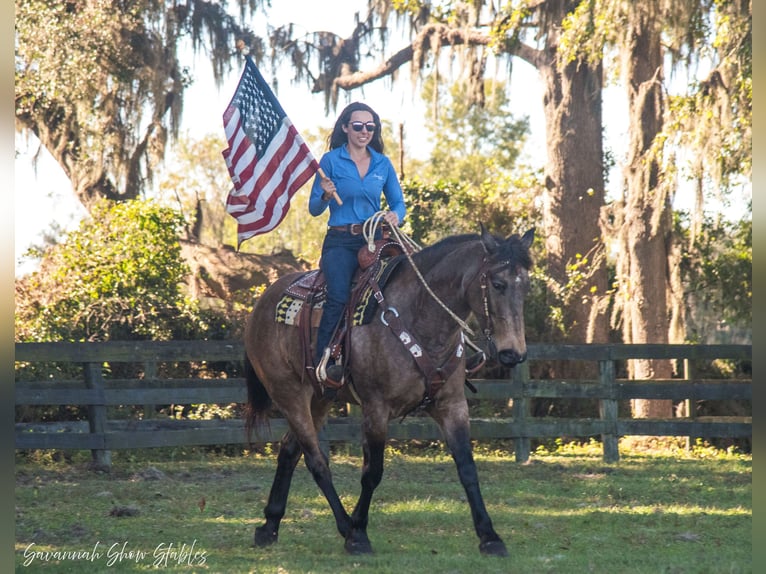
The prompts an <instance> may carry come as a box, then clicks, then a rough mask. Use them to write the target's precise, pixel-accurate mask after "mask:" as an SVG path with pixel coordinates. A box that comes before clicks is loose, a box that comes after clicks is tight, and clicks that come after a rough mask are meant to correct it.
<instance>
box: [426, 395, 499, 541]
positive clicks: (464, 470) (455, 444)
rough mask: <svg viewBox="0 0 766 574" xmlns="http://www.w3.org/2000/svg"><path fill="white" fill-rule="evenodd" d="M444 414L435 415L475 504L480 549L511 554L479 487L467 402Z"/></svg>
mask: <svg viewBox="0 0 766 574" xmlns="http://www.w3.org/2000/svg"><path fill="white" fill-rule="evenodd" d="M440 410H442V412H441V413H439V412H433V413H432V416H433V417H434V419H436V421H437V422H438V423H439V425H440V426H441V427H442V430H443V432H444V437H445V440H446V442H447V446H448V447H449V449H450V452H451V453H452V458H453V459H454V460H455V464H456V465H457V472H458V476H459V477H460V482H461V484H462V485H463V488H464V489H465V493H466V498H467V499H468V504H469V505H470V507H471V516H472V518H473V524H474V528H475V529H476V534H477V535H478V537H479V550H480V551H481V553H482V554H487V555H493V556H508V550H507V549H506V548H505V543H504V542H503V541H502V540H501V539H500V536H498V535H497V532H495V529H494V527H493V526H492V520H491V519H490V517H489V513H488V512H487V508H486V507H485V506H484V499H483V497H482V495H481V490H480V489H479V475H478V472H477V471H476V463H475V462H474V459H473V450H472V447H471V437H470V430H469V422H468V407H467V405H465V404H464V403H463V404H460V403H458V404H457V405H456V404H454V403H453V405H452V407H451V408H442V409H440Z"/></svg>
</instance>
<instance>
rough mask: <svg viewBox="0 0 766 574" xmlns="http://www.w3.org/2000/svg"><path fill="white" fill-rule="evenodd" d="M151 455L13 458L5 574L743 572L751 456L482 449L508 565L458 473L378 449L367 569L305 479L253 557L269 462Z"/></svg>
mask: <svg viewBox="0 0 766 574" xmlns="http://www.w3.org/2000/svg"><path fill="white" fill-rule="evenodd" d="M158 454H160V452H159V451H145V453H142V454H139V455H137V454H136V453H132V454H128V453H126V452H125V451H123V452H119V453H113V457H114V464H113V470H112V472H111V473H109V474H99V473H94V472H93V471H91V470H88V468H87V464H86V463H85V462H84V461H78V460H75V461H73V462H53V461H46V460H38V461H35V462H30V460H29V459H28V458H24V459H22V458H18V459H17V464H16V571H17V572H21V571H30V572H33V571H42V572H77V573H79V572H82V571H88V572H141V571H148V570H157V569H161V570H163V571H168V572H225V573H240V572H242V573H250V572H255V573H258V574H261V573H264V574H266V573H278V574H287V573H291V574H292V573H309V572H311V573H332V574H336V573H339V572H376V573H395V574H402V573H403V572H405V571H410V572H439V573H440V574H442V573H466V572H467V573H478V572H482V573H494V572H502V573H509V572H511V573H515V572H518V573H538V572H561V573H579V572H596V573H600V572H604V573H607V572H608V573H610V574H611V573H621V572H625V573H639V574H641V573H647V574H649V573H674V574H682V573H708V572H709V573H711V574H712V573H715V574H718V573H744V572H751V571H752V565H751V529H752V505H751V498H752V457H751V456H750V455H742V454H736V453H734V452H725V451H716V450H714V449H711V448H705V447H698V448H696V449H695V450H693V451H690V452H687V451H685V450H682V449H673V450H669V449H664V450H663V451H660V452H658V451H657V450H656V449H655V450H653V451H651V452H644V451H640V450H638V449H632V450H631V451H630V452H626V451H625V450H623V451H622V453H621V461H620V462H619V464H616V465H606V464H604V463H603V462H602V460H601V456H600V451H599V449H598V448H596V447H595V446H594V445H585V446H584V447H583V446H572V445H561V444H559V445H556V446H555V448H548V449H543V448H541V449H538V451H536V452H535V453H534V454H533V456H532V459H531V462H530V463H528V464H518V463H516V462H514V461H513V459H512V458H511V457H509V456H508V455H507V454H504V453H501V452H495V451H492V450H489V449H486V448H484V449H481V448H478V449H477V453H476V460H477V465H478V467H479V476H480V479H481V481H482V491H483V493H484V498H485V501H486V503H487V507H488V509H489V512H490V514H491V516H492V518H493V521H494V524H495V528H496V530H497V531H498V533H499V534H500V535H501V536H502V537H503V538H504V539H505V541H506V544H507V546H508V549H509V552H510V556H509V557H508V558H505V559H498V558H487V557H483V556H481V555H480V554H479V552H478V540H477V538H476V535H475V533H474V531H473V525H472V523H471V519H470V512H469V509H468V505H467V503H466V502H465V498H464V493H463V490H462V487H461V486H460V484H459V482H458V480H457V473H456V472H455V468H454V464H453V463H452V461H451V459H450V458H449V457H448V456H446V455H445V454H444V453H443V452H441V450H440V449H431V450H426V451H425V452H424V453H421V454H419V455H415V454H411V453H407V452H403V451H400V450H396V449H394V448H389V449H388V451H387V455H386V458H387V460H386V470H385V474H384V479H383V483H382V484H381V486H380V487H379V489H378V490H377V491H376V496H375V498H374V500H373V506H372V510H371V513H370V525H369V529H368V532H369V534H370V538H371V540H372V543H373V547H374V549H375V554H373V555H371V556H363V557H355V556H349V555H347V554H346V553H345V552H344V550H343V541H342V539H341V538H340V536H339V535H338V534H337V531H336V530H335V525H334V520H333V519H332V514H331V512H330V510H329V508H328V505H327V503H326V501H325V500H324V498H323V497H322V496H321V494H320V493H319V490H318V488H317V487H316V485H315V484H314V483H313V481H312V480H311V478H310V476H309V474H308V472H307V471H306V469H305V467H303V466H302V465H301V466H300V467H299V468H298V470H297V472H296V475H295V478H294V480H293V487H292V491H291V497H290V501H289V503H288V513H287V516H286V517H285V519H284V521H283V524H282V528H281V530H280V539H279V542H278V543H277V544H276V545H274V546H272V547H270V548H266V549H261V548H254V547H253V545H252V538H253V529H254V528H255V526H257V525H260V524H261V522H262V518H261V517H262V509H263V505H264V504H265V500H266V498H267V496H268V492H269V488H270V486H271V480H272V478H273V472H274V465H275V457H274V456H264V455H253V454H251V455H249V456H239V457H227V456H222V455H215V454H210V453H209V452H205V451H190V452H187V453H177V452H176V453H173V454H174V456H173V457H169V456H166V457H165V458H164V459H162V458H159V457H158V456H157V455H158ZM161 454H163V455H167V454H168V453H161ZM170 458H173V460H172V461H170V460H169V459H170ZM360 465H361V461H360V459H359V458H358V457H356V456H348V455H333V457H332V468H333V473H334V478H335V482H336V488H337V489H338V492H339V493H341V497H342V499H343V502H344V504H345V505H346V507H347V509H349V510H350V509H351V508H353V505H354V504H355V502H356V496H357V495H358V492H359V469H360ZM203 500H204V504H203ZM45 553H48V554H45ZM55 553H58V554H55ZM64 553H68V554H64Z"/></svg>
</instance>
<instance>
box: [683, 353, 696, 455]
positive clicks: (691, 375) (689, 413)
mask: <svg viewBox="0 0 766 574" xmlns="http://www.w3.org/2000/svg"><path fill="white" fill-rule="evenodd" d="M684 379H686V380H687V381H691V383H692V394H691V396H690V397H688V398H687V399H686V400H685V401H684V407H685V408H686V413H684V414H685V415H686V417H687V418H690V419H691V420H694V419H696V418H697V397H696V393H695V392H694V383H695V382H696V379H697V373H696V369H695V365H694V362H693V361H692V360H691V359H684ZM696 440H697V438H696V437H693V436H687V437H686V450H687V451H690V450H691V449H692V446H694V443H695V442H696Z"/></svg>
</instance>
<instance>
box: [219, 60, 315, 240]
mask: <svg viewBox="0 0 766 574" xmlns="http://www.w3.org/2000/svg"><path fill="white" fill-rule="evenodd" d="M223 125H224V132H225V134H226V140H227V142H228V144H229V147H228V148H227V149H225V150H224V151H223V152H222V154H223V158H224V160H225V162H226V166H227V168H228V170H229V175H230V177H231V179H232V182H233V184H234V187H233V188H232V190H231V191H230V192H229V195H228V197H227V199H226V210H227V212H228V213H229V214H231V215H232V216H233V217H234V218H236V220H237V239H238V247H239V245H241V244H242V242H243V241H245V240H246V239H249V238H250V237H253V236H255V235H259V234H261V233H266V232H268V231H271V230H272V229H274V228H276V227H277V226H278V225H279V224H280V223H281V222H282V220H283V219H284V218H285V216H286V215H287V211H288V210H289V208H290V200H291V199H292V197H293V195H294V194H295V193H296V192H297V191H298V189H300V188H301V186H303V185H304V184H305V183H306V182H308V181H309V179H310V178H311V177H312V176H313V175H314V173H316V171H317V170H318V169H319V164H318V163H317V161H316V160H315V159H314V157H313V156H312V155H311V151H310V150H309V148H308V146H307V145H306V143H305V142H304V141H303V138H301V136H300V134H299V133H298V131H297V130H296V129H295V127H294V126H293V125H292V123H291V122H290V119H289V118H288V117H287V115H286V114H285V112H284V110H283V109H282V106H281V105H280V104H279V102H278V101H277V99H276V97H274V94H273V93H272V92H271V89H270V88H269V86H268V84H266V82H265V81H264V80H263V77H262V76H261V75H260V73H259V72H258V69H257V68H256V67H255V64H254V63H253V62H252V60H251V59H250V58H248V59H247V61H246V64H245V70H244V72H243V73H242V77H241V78H240V81H239V85H238V86H237V90H236V92H235V93H234V97H233V98H232V100H231V103H230V104H229V106H228V107H227V108H226V110H225V111H224V114H223Z"/></svg>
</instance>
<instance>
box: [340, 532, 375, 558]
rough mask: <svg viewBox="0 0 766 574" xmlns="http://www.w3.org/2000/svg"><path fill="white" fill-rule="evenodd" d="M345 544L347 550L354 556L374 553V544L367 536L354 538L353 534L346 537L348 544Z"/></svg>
mask: <svg viewBox="0 0 766 574" xmlns="http://www.w3.org/2000/svg"><path fill="white" fill-rule="evenodd" d="M344 546H345V548H346V552H348V553H349V554H351V555H352V556H358V555H360V554H372V544H370V541H369V540H368V539H367V537H365V538H364V539H359V540H354V537H353V535H352V536H351V537H349V538H347V539H346V544H345V545H344Z"/></svg>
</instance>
